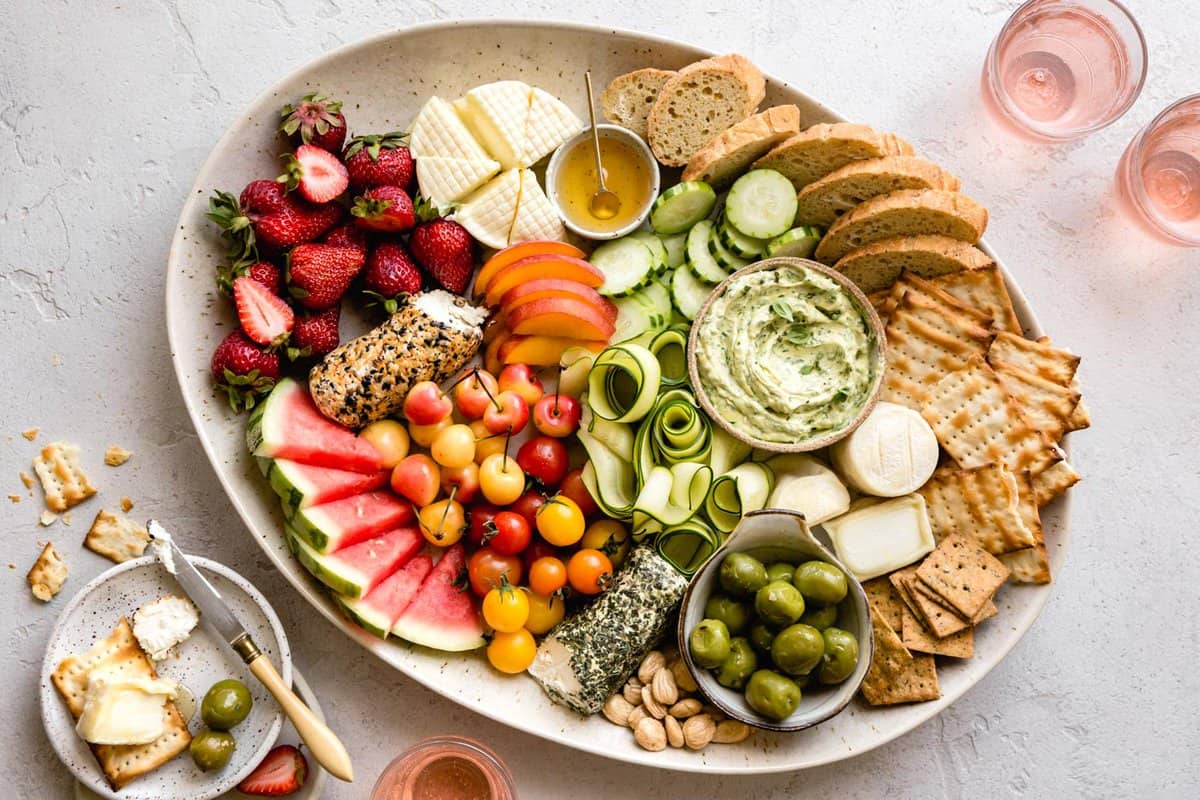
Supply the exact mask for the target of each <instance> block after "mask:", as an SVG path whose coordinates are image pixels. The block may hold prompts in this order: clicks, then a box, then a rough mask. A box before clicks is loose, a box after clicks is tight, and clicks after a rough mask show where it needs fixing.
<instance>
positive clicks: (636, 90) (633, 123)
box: [600, 67, 677, 139]
mask: <svg viewBox="0 0 1200 800" xmlns="http://www.w3.org/2000/svg"><path fill="white" fill-rule="evenodd" d="M676 74H677V73H676V72H675V71H674V70H670V69H654V68H653V67H647V68H646V69H638V70H634V71H633V72H626V73H625V74H624V75H618V76H617V77H615V78H613V79H612V80H611V81H609V83H608V86H606V87H604V91H603V92H601V93H600V107H601V108H602V109H603V110H604V116H605V118H606V119H608V121H609V122H614V123H616V124H617V125H620V126H621V127H623V128H628V129H629V130H631V131H633V132H634V133H636V134H637V135H638V136H640V137H642V138H643V139H645V138H646V118H647V117H648V116H650V109H651V107H652V106H653V105H654V101H655V100H657V99H658V93H659V92H661V91H662V88H663V86H664V85H666V83H667V81H669V80H671V78H674V77H675V75H676Z"/></svg>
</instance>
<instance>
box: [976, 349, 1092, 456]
mask: <svg viewBox="0 0 1200 800" xmlns="http://www.w3.org/2000/svg"><path fill="white" fill-rule="evenodd" d="M988 364H990V365H991V367H992V369H994V370H995V371H996V376H997V377H998V378H999V379H1000V383H1001V384H1002V385H1003V386H1004V388H1005V389H1007V390H1008V393H1009V394H1011V395H1012V396H1013V398H1014V399H1016V401H1017V403H1018V404H1020V406H1021V411H1023V412H1024V413H1025V416H1026V417H1027V418H1028V419H1029V421H1030V422H1032V423H1033V424H1034V425H1036V426H1037V427H1039V428H1041V429H1042V430H1043V431H1044V432H1045V433H1046V435H1047V436H1049V437H1050V439H1051V440H1052V441H1055V442H1057V441H1058V440H1060V439H1061V438H1062V437H1063V434H1064V433H1066V432H1067V431H1069V430H1071V416H1072V415H1073V414H1074V413H1075V407H1076V406H1078V405H1079V401H1080V400H1082V399H1083V397H1082V395H1080V394H1079V392H1077V391H1075V390H1074V389H1072V388H1071V387H1070V386H1060V385H1059V384H1057V383H1054V382H1053V381H1048V380H1046V379H1045V378H1042V377H1039V376H1038V375H1035V374H1034V373H1032V372H1029V371H1028V370H1024V369H1021V368H1020V367H1018V366H1015V365H1013V364H1010V363H1008V362H1007V361H1002V360H1001V359H999V358H995V357H993V356H989V357H988Z"/></svg>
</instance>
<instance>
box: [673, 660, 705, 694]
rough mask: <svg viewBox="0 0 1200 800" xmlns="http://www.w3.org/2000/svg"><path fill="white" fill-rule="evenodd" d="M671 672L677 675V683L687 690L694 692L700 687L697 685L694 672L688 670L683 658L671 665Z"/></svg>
mask: <svg viewBox="0 0 1200 800" xmlns="http://www.w3.org/2000/svg"><path fill="white" fill-rule="evenodd" d="M671 674H672V675H673V676H674V677H675V685H676V686H678V687H679V688H680V689H682V690H683V691H685V692H694V691H696V690H697V689H699V688H700V687H699V686H697V685H696V680H695V678H693V677H692V673H690V672H688V668H687V664H685V663H683V661H682V660H680V661H676V662H675V663H673V664H672V665H671Z"/></svg>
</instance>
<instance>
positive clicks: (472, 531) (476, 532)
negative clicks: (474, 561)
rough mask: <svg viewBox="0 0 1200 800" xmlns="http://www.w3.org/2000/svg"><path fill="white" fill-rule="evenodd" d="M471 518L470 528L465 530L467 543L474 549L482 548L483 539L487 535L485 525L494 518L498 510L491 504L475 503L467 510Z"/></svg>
mask: <svg viewBox="0 0 1200 800" xmlns="http://www.w3.org/2000/svg"><path fill="white" fill-rule="evenodd" d="M469 513H470V516H471V522H470V527H468V528H467V541H468V542H470V543H471V544H472V545H474V546H475V547H483V537H484V536H486V535H487V532H488V530H487V524H488V523H489V522H491V521H492V520H494V519H495V518H496V515H497V514H499V513H500V509H499V508H497V507H496V506H494V505H492V504H491V503H476V504H475V505H473V506H471V508H470V509H469Z"/></svg>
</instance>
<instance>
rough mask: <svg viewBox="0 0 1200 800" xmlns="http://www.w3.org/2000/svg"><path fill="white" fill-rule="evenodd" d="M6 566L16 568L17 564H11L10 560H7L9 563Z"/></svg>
mask: <svg viewBox="0 0 1200 800" xmlns="http://www.w3.org/2000/svg"><path fill="white" fill-rule="evenodd" d="M8 568H9V569H16V568H17V565H16V564H13V563H12V562H9V564H8Z"/></svg>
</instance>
